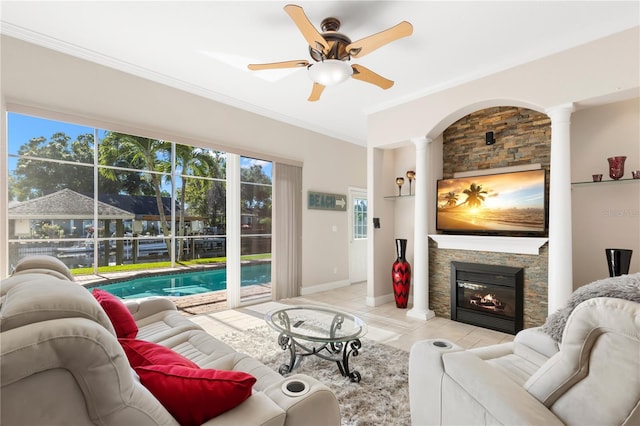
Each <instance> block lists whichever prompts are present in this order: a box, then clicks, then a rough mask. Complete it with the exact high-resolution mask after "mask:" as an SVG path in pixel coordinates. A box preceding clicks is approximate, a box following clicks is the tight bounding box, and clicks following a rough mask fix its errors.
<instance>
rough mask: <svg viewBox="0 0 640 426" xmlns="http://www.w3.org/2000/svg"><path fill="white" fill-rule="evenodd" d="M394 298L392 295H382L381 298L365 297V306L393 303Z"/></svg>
mask: <svg viewBox="0 0 640 426" xmlns="http://www.w3.org/2000/svg"><path fill="white" fill-rule="evenodd" d="M395 300H396V299H395V297H394V296H393V293H388V294H384V295H382V296H377V297H369V296H367V306H380V305H384V304H385V303H389V302H395Z"/></svg>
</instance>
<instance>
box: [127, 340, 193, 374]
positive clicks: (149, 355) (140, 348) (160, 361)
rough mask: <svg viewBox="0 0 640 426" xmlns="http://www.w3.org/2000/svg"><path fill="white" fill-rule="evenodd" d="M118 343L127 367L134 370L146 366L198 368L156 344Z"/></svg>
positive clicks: (141, 341)
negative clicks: (125, 358) (126, 361)
mask: <svg viewBox="0 0 640 426" xmlns="http://www.w3.org/2000/svg"><path fill="white" fill-rule="evenodd" d="M118 342H120V345H121V346H122V349H124V353H125V354H126V355H127V358H128V359H129V365H131V367H134V368H135V367H144V366H147V365H182V366H184V367H190V368H199V367H198V364H196V363H195V362H193V361H191V360H189V359H187V358H185V357H183V356H182V355H180V354H179V353H177V352H174V351H172V350H171V349H169V348H167V347H164V346H162V345H158V344H157V343H152V342H146V341H144V340H136V339H118Z"/></svg>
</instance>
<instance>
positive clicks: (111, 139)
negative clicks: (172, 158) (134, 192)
mask: <svg viewBox="0 0 640 426" xmlns="http://www.w3.org/2000/svg"><path fill="white" fill-rule="evenodd" d="M99 150H100V163H101V164H103V165H114V164H118V165H120V166H122V165H123V160H124V161H125V162H127V163H129V167H134V168H141V169H142V170H143V171H147V173H145V175H147V176H148V179H150V181H151V186H152V188H153V191H154V193H155V196H156V205H157V207H158V214H159V215H160V228H161V230H162V234H163V235H164V236H165V237H166V236H168V235H169V234H170V233H171V231H170V228H169V222H168V221H167V217H166V214H165V212H164V205H163V203H162V190H161V188H160V181H161V176H162V175H161V174H159V173H154V172H161V171H163V170H166V168H167V162H168V157H169V153H170V152H171V143H170V142H166V141H162V140H158V139H150V138H145V137H141V136H133V135H127V134H124V133H117V132H108V133H107V136H106V137H105V138H104V139H103V140H102V142H101V143H100V148H99ZM135 166H138V167H135ZM100 173H101V174H102V175H103V176H104V177H106V178H108V179H111V180H115V179H117V176H116V173H115V171H114V170H113V169H109V168H101V169H100ZM165 242H166V244H167V250H169V255H171V249H172V247H171V241H170V240H168V239H165Z"/></svg>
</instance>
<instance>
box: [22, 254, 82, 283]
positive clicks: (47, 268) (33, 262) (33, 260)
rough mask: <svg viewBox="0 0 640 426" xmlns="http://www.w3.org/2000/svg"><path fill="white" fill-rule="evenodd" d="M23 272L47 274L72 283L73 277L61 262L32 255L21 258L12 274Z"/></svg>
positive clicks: (54, 258)
mask: <svg viewBox="0 0 640 426" xmlns="http://www.w3.org/2000/svg"><path fill="white" fill-rule="evenodd" d="M24 272H38V273H40V274H48V275H52V276H55V277H56V278H60V279H66V280H69V281H73V275H72V274H71V271H70V270H69V268H68V267H67V265H65V264H64V262H63V261H62V260H60V259H58V258H57V257H53V256H47V255H32V256H27V257H23V258H22V259H20V260H19V261H18V263H17V264H16V267H15V268H14V270H13V273H14V274H17V273H24Z"/></svg>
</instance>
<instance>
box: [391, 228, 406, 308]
mask: <svg viewBox="0 0 640 426" xmlns="http://www.w3.org/2000/svg"><path fill="white" fill-rule="evenodd" d="M406 250H407V240H405V239H396V254H397V256H398V257H397V259H396V260H395V262H393V267H392V268H391V278H392V280H393V296H394V297H395V299H396V307H398V308H406V307H407V302H408V301H409V289H410V288H411V265H409V262H407V260H406V259H405V257H404V256H405V253H406Z"/></svg>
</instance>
